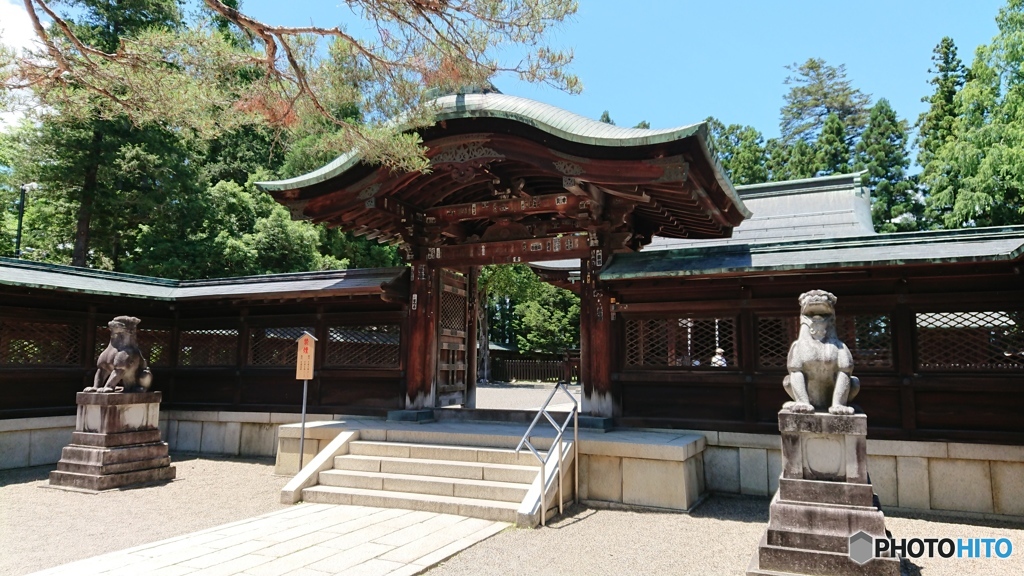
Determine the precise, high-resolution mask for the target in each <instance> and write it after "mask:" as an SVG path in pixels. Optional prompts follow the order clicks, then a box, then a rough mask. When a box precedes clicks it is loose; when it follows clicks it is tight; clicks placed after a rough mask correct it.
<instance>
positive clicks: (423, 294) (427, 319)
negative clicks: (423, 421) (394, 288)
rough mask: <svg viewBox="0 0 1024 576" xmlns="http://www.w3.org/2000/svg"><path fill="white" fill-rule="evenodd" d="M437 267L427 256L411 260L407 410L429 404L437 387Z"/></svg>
mask: <svg viewBox="0 0 1024 576" xmlns="http://www.w3.org/2000/svg"><path fill="white" fill-rule="evenodd" d="M440 279H441V275H440V270H439V269H437V268H436V267H435V266H433V265H431V264H430V263H429V261H427V260H416V261H414V262H413V263H412V290H411V293H410V295H409V329H410V333H409V345H408V346H407V347H406V354H407V356H406V363H405V365H406V366H407V367H408V368H407V369H406V376H405V382H406V398H405V407H406V409H408V410H414V409H419V408H433V407H434V403H435V399H436V395H437V389H436V388H435V386H434V380H435V377H436V375H437V307H438V290H439V289H440V286H439V283H440Z"/></svg>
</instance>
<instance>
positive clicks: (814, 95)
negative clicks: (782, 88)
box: [779, 58, 871, 145]
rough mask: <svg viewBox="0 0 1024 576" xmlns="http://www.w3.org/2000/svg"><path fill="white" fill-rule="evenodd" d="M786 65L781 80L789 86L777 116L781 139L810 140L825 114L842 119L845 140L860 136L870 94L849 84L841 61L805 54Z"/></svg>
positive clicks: (820, 128) (852, 139)
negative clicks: (833, 63)
mask: <svg viewBox="0 0 1024 576" xmlns="http://www.w3.org/2000/svg"><path fill="white" fill-rule="evenodd" d="M786 69H787V70H789V71H790V73H791V75H790V76H788V77H787V78H786V80H785V85H786V86H789V87H790V89H789V92H787V93H786V94H785V96H783V99H784V101H785V104H784V105H783V106H782V110H781V118H780V120H779V127H780V130H781V132H782V140H783V142H785V143H786V144H790V145H792V144H794V143H795V142H796V141H797V140H803V141H805V142H807V143H812V142H814V141H815V140H817V139H818V135H819V134H820V133H821V130H822V128H824V127H825V120H826V119H827V118H828V116H829V114H835V115H836V116H838V117H839V119H840V120H841V121H842V123H843V126H844V128H845V130H846V139H847V142H848V143H852V142H854V141H855V140H856V139H857V138H858V137H859V136H860V133H861V131H863V129H864V126H865V125H866V124H867V119H868V106H869V105H870V103H871V97H870V96H869V95H867V94H864V93H862V92H861V91H860V90H859V89H857V88H854V87H853V84H852V83H851V82H850V80H848V79H847V78H846V65H845V64H840V65H839V66H830V65H829V64H827V63H826V62H825V61H824V60H822V59H821V58H809V59H808V60H807V61H806V62H804V63H803V64H799V65H798V64H792V65H790V66H787V67H786Z"/></svg>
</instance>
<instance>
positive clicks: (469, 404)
mask: <svg viewBox="0 0 1024 576" xmlns="http://www.w3.org/2000/svg"><path fill="white" fill-rule="evenodd" d="M479 276H480V267H479V266H470V267H469V270H468V271H467V272H466V301H467V304H468V305H469V306H468V310H467V314H466V394H465V397H464V401H463V403H462V407H463V408H476V360H477V354H478V350H477V341H478V338H477V328H478V323H479V320H480V318H479V316H480V310H479V301H480V299H479V298H477V293H476V292H477V289H478V287H477V279H478V277H479Z"/></svg>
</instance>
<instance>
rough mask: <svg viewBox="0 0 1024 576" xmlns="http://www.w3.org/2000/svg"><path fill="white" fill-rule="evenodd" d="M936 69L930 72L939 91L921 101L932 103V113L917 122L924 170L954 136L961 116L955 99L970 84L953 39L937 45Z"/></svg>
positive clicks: (933, 62)
mask: <svg viewBox="0 0 1024 576" xmlns="http://www.w3.org/2000/svg"><path fill="white" fill-rule="evenodd" d="M932 66H933V68H931V69H930V70H929V72H931V73H933V74H935V76H934V77H933V78H932V79H931V80H929V82H930V83H931V84H932V85H933V86H935V91H934V92H933V93H932V95H931V96H926V97H924V98H922V99H921V101H922V102H927V103H928V110H926V111H924V112H923V113H921V116H920V117H918V119H917V130H918V135H917V163H918V164H919V165H920V166H922V167H927V166H928V164H929V163H930V162H931V159H932V158H933V157H934V156H935V153H936V152H937V151H938V149H939V148H941V147H942V145H943V144H945V143H946V141H947V140H949V139H950V138H952V137H953V129H954V123H955V120H956V115H957V113H956V104H955V103H954V99H955V98H956V94H957V92H959V91H960V89H961V88H963V85H964V82H966V81H967V68H966V67H965V66H964V65H963V63H962V62H961V61H960V58H959V57H958V56H957V52H956V44H954V43H953V39H952V38H950V37H949V36H946V37H944V38H943V39H942V40H941V41H940V42H939V43H938V45H936V46H935V50H934V54H933V55H932Z"/></svg>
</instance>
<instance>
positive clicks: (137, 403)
mask: <svg viewBox="0 0 1024 576" xmlns="http://www.w3.org/2000/svg"><path fill="white" fill-rule="evenodd" d="M77 400H78V418H77V420H76V422H75V432H74V433H73V434H72V435H71V444H70V445H69V446H65V447H64V450H63V451H62V452H61V459H60V462H58V463H57V469H56V470H54V471H53V472H50V485H51V486H55V487H64V488H76V489H80V490H91V491H100V490H111V489H114V488H123V487H125V486H131V485H137V484H147V483H151V482H163V481H168V480H173V479H174V476H175V469H174V467H173V466H171V458H170V456H169V455H168V452H167V443H166V442H163V441H161V440H160V429H159V428H158V425H159V423H160V400H161V394H160V393H159V392H139V393H131V394H117V393H113V394H100V393H92V392H79V393H78V397H77Z"/></svg>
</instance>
